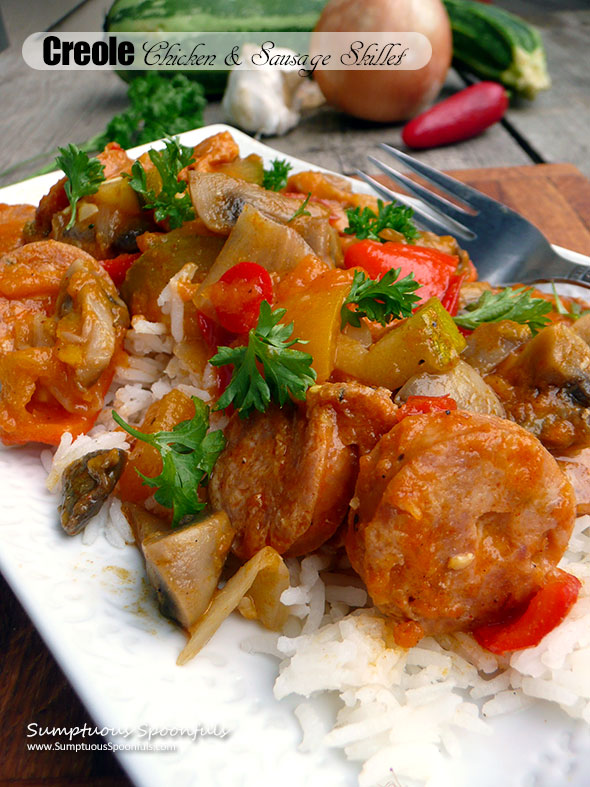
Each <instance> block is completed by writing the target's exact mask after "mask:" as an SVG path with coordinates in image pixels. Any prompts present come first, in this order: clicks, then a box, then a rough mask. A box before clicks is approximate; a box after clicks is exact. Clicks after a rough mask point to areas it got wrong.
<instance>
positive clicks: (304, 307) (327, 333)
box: [276, 269, 353, 383]
mask: <svg viewBox="0 0 590 787" xmlns="http://www.w3.org/2000/svg"><path fill="white" fill-rule="evenodd" d="M352 277H353V272H352V271H343V270H340V269H332V270H328V271H327V272H326V273H324V274H322V275H321V276H319V277H318V278H316V279H314V280H313V281H311V282H310V284H309V285H308V286H307V287H305V289H303V290H299V291H298V292H294V293H293V294H292V296H291V297H289V296H287V297H285V298H284V300H283V301H282V302H277V304H276V306H282V307H284V308H285V309H286V310H287V312H286V314H285V316H284V317H283V319H282V320H281V322H284V323H287V324H288V323H291V322H292V323H293V338H295V337H297V338H298V339H302V340H303V341H306V342H307V344H306V345H304V346H301V347H300V346H299V345H297V347H296V349H300V350H303V352H306V353H309V354H310V355H311V356H312V357H313V364H312V367H313V369H315V372H316V374H317V382H318V383H322V382H325V381H326V380H327V379H328V378H329V377H330V375H331V374H332V372H333V370H334V360H335V357H336V345H337V343H338V338H339V336H340V335H341V334H340V321H341V317H340V310H341V308H342V304H343V303H344V300H345V298H346V296H347V295H348V293H349V292H350V287H351V284H352Z"/></svg>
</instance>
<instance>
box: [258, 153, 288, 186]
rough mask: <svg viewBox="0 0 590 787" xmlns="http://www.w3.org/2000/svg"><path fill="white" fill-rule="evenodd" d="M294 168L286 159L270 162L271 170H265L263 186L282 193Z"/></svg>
mask: <svg viewBox="0 0 590 787" xmlns="http://www.w3.org/2000/svg"><path fill="white" fill-rule="evenodd" d="M292 169H293V166H292V165H291V164H289V162H288V161H285V160H284V159H278V158H276V159H274V161H271V162H270V169H265V170H264V177H263V180H262V185H263V186H264V188H265V189H268V190H269V191H280V190H281V189H284V188H285V186H286V185H287V178H288V177H289V172H290V171H291V170H292Z"/></svg>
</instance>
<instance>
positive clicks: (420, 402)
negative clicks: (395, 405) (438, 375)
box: [395, 396, 457, 424]
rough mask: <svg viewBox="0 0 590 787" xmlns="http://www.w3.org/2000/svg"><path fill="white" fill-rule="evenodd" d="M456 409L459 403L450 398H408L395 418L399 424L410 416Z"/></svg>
mask: <svg viewBox="0 0 590 787" xmlns="http://www.w3.org/2000/svg"><path fill="white" fill-rule="evenodd" d="M456 409H457V402H456V401H455V400H454V399H452V398H451V397H450V396H408V398H407V399H406V401H405V402H404V404H403V405H402V406H401V407H400V408H399V410H398V411H397V413H396V416H395V417H396V421H397V423H398V424H399V422H400V421H403V420H404V418H406V417H407V416H408V415H426V414H428V413H438V412H441V411H442V412H448V411H449V410H456Z"/></svg>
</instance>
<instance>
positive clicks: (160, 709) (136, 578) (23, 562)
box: [0, 125, 590, 787]
mask: <svg viewBox="0 0 590 787" xmlns="http://www.w3.org/2000/svg"><path fill="white" fill-rule="evenodd" d="M224 130H228V131H230V132H231V133H232V134H233V135H234V138H235V139H236V141H237V142H238V143H239V145H240V151H241V153H242V154H244V155H247V154H249V153H259V154H260V155H261V156H262V157H263V158H264V159H265V161H266V162H269V161H270V160H271V159H273V158H275V157H277V156H278V157H280V158H286V159H287V160H289V161H290V162H291V163H292V164H293V167H294V169H295V170H301V169H310V168H314V169H320V168H319V167H310V165H308V164H306V163H305V162H303V161H300V160H298V159H294V158H291V157H289V156H286V155H284V154H282V153H278V154H277V152H276V151H274V150H272V148H269V147H268V146H266V145H264V144H262V143H260V142H257V141H256V140H253V139H251V138H250V137H248V136H247V135H246V134H243V133H242V132H240V131H237V130H236V129H233V128H230V127H228V126H223V125H214V126H209V127H207V128H202V129H198V130H195V131H191V132H187V133H186V134H183V135H181V141H182V142H183V143H184V144H187V145H195V144H196V143H198V142H199V141H201V140H202V139H204V138H205V137H207V136H210V135H211V134H215V133H217V132H219V131H224ZM148 147H150V146H143V147H142V148H137V149H135V150H133V151H131V153H132V154H139V153H140V152H143V150H145V149H147V148H148ZM58 177H59V174H57V173H51V174H49V175H44V176H41V177H38V178H34V179H31V180H27V181H24V182H23V183H18V184H16V185H14V186H9V187H7V188H4V189H1V190H0V202H7V203H12V204H16V203H19V202H28V203H33V204H36V203H37V202H38V200H39V199H40V198H41V197H42V196H43V195H44V194H45V193H46V192H47V191H48V189H49V187H50V186H51V185H52V184H53V183H54V182H55V181H56V180H57V179H58ZM355 188H357V189H358V190H361V191H365V190H367V189H366V187H364V185H363V184H359V183H356V182H355ZM557 250H558V251H559V252H560V253H561V254H563V256H565V257H567V258H568V259H571V260H573V261H575V262H585V263H589V264H590V258H588V257H584V256H583V255H581V254H577V253H576V252H570V251H567V250H563V249H557ZM39 453H40V451H39V450H38V449H35V448H32V447H24V448H16V449H10V450H8V449H2V450H0V497H1V498H2V500H3V504H2V511H1V513H0V521H1V523H2V524H1V526H0V569H1V570H2V573H3V574H4V575H5V577H6V578H7V580H8V582H9V583H10V585H11V586H12V588H13V590H14V591H15V593H16V594H17V596H18V598H19V599H20V601H21V603H22V604H23V606H24V607H25V609H26V610H27V612H28V614H29V615H30V617H31V619H32V621H33V623H34V625H35V626H36V627H37V629H38V630H39V632H40V633H41V635H42V636H43V638H44V640H45V642H46V643H47V645H48V647H49V648H50V650H51V651H52V652H53V654H54V655H55V657H56V659H57V660H58V662H59V663H60V665H61V667H62V669H63V671H64V672H65V674H66V675H67V677H68V679H69V680H70V681H71V683H72V685H73V686H74V688H75V690H76V691H77V692H78V694H79V695H80V697H81V698H82V700H83V702H84V703H85V705H86V707H87V709H88V711H89V712H90V714H91V715H92V717H93V718H94V719H95V721H96V722H97V724H98V726H101V727H110V728H115V729H121V728H127V729H131V728H139V727H141V726H142V725H143V726H144V728H147V727H148V726H150V727H152V728H190V729H193V730H194V729H195V728H197V727H199V726H201V727H204V728H209V729H210V730H213V728H214V727H215V725H217V728H218V731H219V730H220V728H221V727H224V728H226V729H230V730H231V733H230V734H229V735H228V736H226V737H224V738H221V737H218V736H214V735H211V736H205V737H201V738H197V739H196V740H194V741H193V740H191V739H190V738H189V737H186V736H184V737H178V738H175V739H174V742H175V743H176V744H177V746H178V750H177V751H176V752H175V753H173V752H162V751H160V752H156V751H152V752H147V751H120V752H118V756H119V758H120V760H121V763H122V765H123V767H124V768H125V770H126V771H127V773H128V774H129V776H130V777H131V779H132V780H133V781H134V782H135V783H136V784H137V785H140V787H162V785H165V784H166V785H167V784H170V785H174V787H189V786H192V785H199V787H200V786H201V785H202V786H203V787H218V786H219V787H237V785H241V786H243V787H250V786H251V787H271V785H272V787H274V785H276V784H280V785H285V787H290V786H291V785H306V787H327V786H329V787H331V786H332V785H342V787H344V786H345V785H346V786H350V787H353V785H355V784H356V783H357V777H358V773H359V767H358V766H357V765H356V764H354V763H349V762H347V761H345V759H344V757H343V755H342V754H340V753H339V752H336V751H334V750H330V749H327V748H322V747H320V750H319V751H318V752H316V753H313V754H303V753H300V752H299V751H298V749H297V747H298V744H299V742H300V738H301V735H300V731H299V725H298V723H297V721H296V720H295V717H294V715H293V708H294V707H295V706H296V705H297V704H298V702H299V699H298V698H287V699H286V700H282V701H281V702H277V701H276V700H275V699H274V697H273V694H272V687H273V683H274V680H275V677H276V675H277V669H278V662H277V661H276V660H275V659H273V658H271V657H269V656H264V655H260V654H251V653H248V652H245V651H244V650H243V649H242V648H240V642H241V641H243V640H244V639H247V638H248V637H249V636H252V635H253V634H256V633H257V626H256V624H254V623H249V622H247V621H245V620H242V619H241V618H240V617H239V616H237V615H234V616H232V617H231V619H229V620H228V621H226V622H225V623H224V625H223V626H222V628H221V630H220V631H219V632H218V633H217V634H216V635H215V636H214V637H213V639H212V640H211V642H210V643H209V644H208V645H207V646H206V648H205V649H204V650H203V651H202V653H201V654H199V656H198V657H197V658H195V659H194V660H193V661H192V662H191V663H190V664H188V665H187V666H185V667H177V666H176V664H175V662H176V657H177V655H178V652H179V651H180V648H181V647H182V645H183V643H184V641H185V640H184V636H183V635H182V634H181V633H180V632H179V631H178V630H177V629H176V628H175V627H174V626H173V625H172V624H171V623H169V622H168V621H166V620H165V619H164V618H163V617H161V616H160V615H159V613H158V611H157V609H156V606H155V602H154V599H153V597H152V594H151V592H150V591H149V588H148V586H147V585H146V581H145V579H144V572H143V565H142V560H141V558H140V556H139V554H138V552H137V551H136V550H135V549H134V548H132V547H128V548H126V549H123V550H118V549H115V548H114V547H112V546H110V545H109V544H108V543H107V541H106V540H105V539H104V538H103V537H100V539H99V540H98V541H97V542H95V543H94V544H93V545H92V546H89V547H85V546H84V545H83V544H82V542H81V539H80V538H79V537H77V538H69V537H67V536H65V535H64V533H63V532H62V530H61V528H60V527H59V524H58V518H57V510H56V509H57V500H56V498H55V497H54V496H53V495H50V494H49V493H48V492H47V491H46V489H45V472H44V471H43V469H42V467H41V464H40V462H39ZM31 721H33V719H31ZM491 725H492V729H493V734H492V735H491V736H489V737H485V736H476V735H473V734H468V733H465V734H464V735H463V737H462V739H461V743H462V745H463V754H462V756H461V757H460V758H459V759H457V760H455V761H453V762H451V761H449V763H448V768H447V769H446V770H445V771H444V772H441V773H439V774H438V775H437V778H436V781H435V782H434V783H433V787H434V784H436V785H437V787H443V786H444V787H472V786H473V785H477V786H478V787H497V785H499V784H503V785H512V786H513V787H527V785H533V784H534V785H535V786H536V787H554V785H557V784H565V783H567V784H568V785H569V787H585V786H586V785H587V783H588V774H589V773H590V732H589V730H588V728H587V727H586V726H585V725H583V724H581V723H579V722H574V721H573V720H571V719H570V718H569V717H567V716H566V715H565V714H564V713H563V712H561V711H560V710H559V709H556V708H553V707H552V706H550V705H549V704H548V703H544V702H537V703H535V704H533V705H532V706H531V707H530V708H528V709H527V710H525V711H520V712H518V713H514V714H511V715H509V716H506V717H501V718H499V719H494V720H493V721H492V722H491ZM16 734H19V735H20V734H22V736H23V738H24V737H25V735H26V730H24V729H23V730H22V731H20V730H17V731H16ZM81 741H82V738H80V737H78V738H75V739H74V742H81ZM146 742H147V736H146V737H143V738H139V737H134V738H133V740H131V739H130V738H128V739H124V738H121V737H116V738H114V739H113V743H115V744H122V745H130V744H139V745H141V744H145V743H146ZM167 742H169V739H167V738H155V739H152V741H151V743H152V745H153V744H154V743H155V744H162V743H164V744H165V743H167ZM30 756H34V754H31V755H30ZM391 784H392V785H393V784H394V782H392V783H391ZM383 787H384V786H383Z"/></svg>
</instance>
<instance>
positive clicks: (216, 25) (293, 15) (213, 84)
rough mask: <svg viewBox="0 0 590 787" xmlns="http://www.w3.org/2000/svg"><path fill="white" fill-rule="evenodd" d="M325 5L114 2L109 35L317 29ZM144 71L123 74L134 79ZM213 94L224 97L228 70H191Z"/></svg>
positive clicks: (308, 0) (263, 0)
mask: <svg viewBox="0 0 590 787" xmlns="http://www.w3.org/2000/svg"><path fill="white" fill-rule="evenodd" d="M325 4H326V0H296V2H293V0H115V2H114V3H113V5H112V6H111V8H110V10H109V12H108V14H107V16H106V19H105V22H104V29H105V31H106V32H108V33H121V32H124V33H141V32H150V31H155V32H163V33H166V32H170V33H171V32H195V33H214V32H223V31H232V32H233V31H236V32H239V31H261V32H287V31H293V32H306V31H308V30H313V28H314V27H315V24H316V22H317V21H318V19H319V17H320V14H321V12H322V10H323V8H324V5H325ZM138 73H139V72H137V71H135V72H133V71H127V72H122V74H121V75H122V76H124V78H133V76H135V75H137V74H138ZM185 73H186V74H187V76H190V77H192V78H194V79H197V80H199V81H200V82H201V83H202V84H203V86H204V88H205V91H206V92H207V93H208V94H210V95H211V94H218V93H221V92H223V89H224V86H225V82H226V79H227V71H187V72H185Z"/></svg>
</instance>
